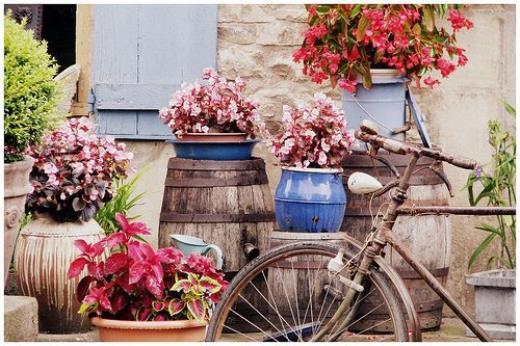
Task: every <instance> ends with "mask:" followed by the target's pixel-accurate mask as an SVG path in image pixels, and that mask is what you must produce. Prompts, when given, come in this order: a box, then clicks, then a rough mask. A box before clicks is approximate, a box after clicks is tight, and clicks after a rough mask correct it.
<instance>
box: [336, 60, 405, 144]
mask: <svg viewBox="0 0 520 346" xmlns="http://www.w3.org/2000/svg"><path fill="white" fill-rule="evenodd" d="M370 71H371V74H372V88H370V89H365V88H364V87H363V85H362V84H358V85H357V90H356V93H355V94H351V93H349V92H347V91H345V90H342V91H341V100H342V105H343V111H345V116H346V118H347V120H348V124H347V125H348V127H349V128H350V129H354V130H357V129H358V128H359V125H361V123H362V121H363V120H365V119H368V120H370V121H372V122H375V123H376V124H378V125H379V133H380V134H381V135H383V136H385V137H392V138H395V139H398V140H404V133H400V134H397V135H393V134H392V131H391V130H392V129H395V128H399V127H402V126H404V125H405V122H406V113H405V104H406V90H407V89H408V87H407V82H408V79H407V78H404V77H400V76H398V75H396V72H397V71H396V70H392V69H376V70H370ZM367 113H368V114H370V115H368V114H367Z"/></svg>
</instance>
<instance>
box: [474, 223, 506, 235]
mask: <svg viewBox="0 0 520 346" xmlns="http://www.w3.org/2000/svg"><path fill="white" fill-rule="evenodd" d="M475 228H476V229H480V230H482V231H486V232H490V233H495V234H497V235H501V234H502V233H501V232H500V230H498V229H496V228H495V227H493V226H491V225H488V224H482V225H480V226H477V227H475Z"/></svg>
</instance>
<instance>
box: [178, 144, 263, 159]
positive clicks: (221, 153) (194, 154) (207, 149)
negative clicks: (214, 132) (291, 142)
mask: <svg viewBox="0 0 520 346" xmlns="http://www.w3.org/2000/svg"><path fill="white" fill-rule="evenodd" d="M168 142H170V143H172V144H173V148H174V149H175V154H176V156H177V157H178V158H181V159H192V160H216V161H234V160H250V159H251V155H252V153H253V148H254V146H255V144H256V143H258V142H259V141H258V140H246V141H244V142H202V141H201V142H195V141H193V142H192V141H189V142H188V141H179V140H176V139H173V140H169V141H168Z"/></svg>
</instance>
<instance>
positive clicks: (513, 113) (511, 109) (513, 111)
mask: <svg viewBox="0 0 520 346" xmlns="http://www.w3.org/2000/svg"><path fill="white" fill-rule="evenodd" d="M502 103H503V104H504V108H505V109H506V112H507V113H509V114H510V115H511V116H512V117H513V118H516V109H515V107H513V106H511V105H510V104H509V103H507V102H505V101H502Z"/></svg>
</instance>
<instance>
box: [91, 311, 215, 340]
mask: <svg viewBox="0 0 520 346" xmlns="http://www.w3.org/2000/svg"><path fill="white" fill-rule="evenodd" d="M91 322H92V324H93V325H95V326H96V327H98V328H99V338H100V340H101V341H112V342H114V341H142V342H146V341H155V342H160V341H170V342H171V341H173V342H181V341H192V342H197V341H203V340H204V338H205V336H206V326H207V322H204V321H196V320H181V321H160V322H159V321H119V320H109V319H104V318H100V317H94V318H92V319H91Z"/></svg>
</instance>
